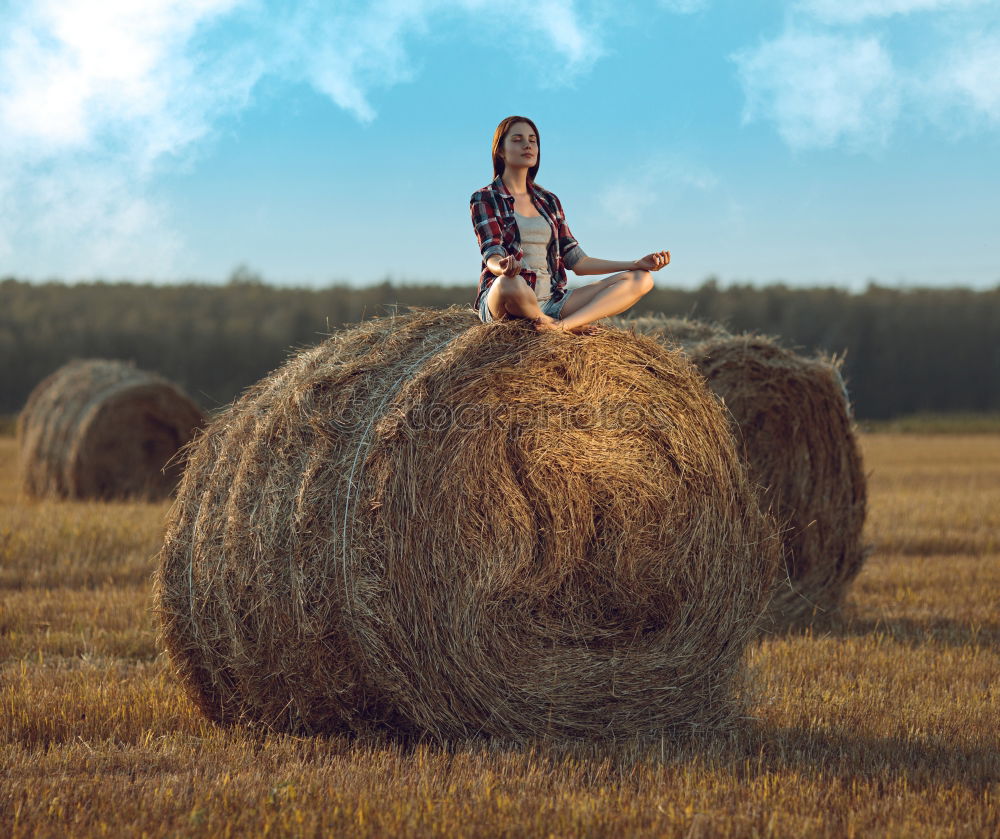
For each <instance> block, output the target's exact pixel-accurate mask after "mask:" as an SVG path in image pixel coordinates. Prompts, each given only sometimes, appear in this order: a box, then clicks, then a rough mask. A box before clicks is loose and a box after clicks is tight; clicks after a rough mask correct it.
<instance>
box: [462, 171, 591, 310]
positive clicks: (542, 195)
mask: <svg viewBox="0 0 1000 839" xmlns="http://www.w3.org/2000/svg"><path fill="white" fill-rule="evenodd" d="M528 194H529V195H530V196H531V203H532V204H534V205H535V207H536V209H537V210H538V212H539V213H541V215H542V217H543V218H544V219H545V220H546V221H547V222H548V223H549V227H550V228H552V238H551V240H550V241H549V252H548V263H549V275H550V276H551V277H552V283H551V285H550V286H549V289H550V294H551V296H552V300H553V301H554V302H555V301H559V300H561V299H562V296H563V295H564V294H565V293H566V269H567V268H572V267H573V266H574V265H576V263H577V262H579V261H580V260H581V259H583V257H585V256H586V254H585V253H584V252H583V248H581V247H580V244H579V242H577V241H576V239H574V238H573V234H572V233H570V230H569V227H567V225H566V215H565V214H564V213H563V208H562V204H561V203H560V202H559V199H558V198H556V196H555V193H552V192H549V191H548V190H546V189H542V188H541V187H540V186H538V185H537V184H531V183H529V184H528ZM469 210H470V212H471V213H472V227H473V228H474V229H475V231H476V238H477V239H478V240H479V250H480V252H481V253H482V255H483V263H482V273H481V274H480V275H479V290H478V292H477V293H476V302H475V303H473V307H474V308H477V309H478V308H479V301H480V300H481V299H482V296H483V295H484V294H485V293H486V292H487V291H488V290H489V287H490V286H491V285H493V281H494V280H495V279H496V275H495V274H494V273H493V272H492V271H490V269H489V268H487V267H486V260H487V259H489V258H490V257H491V256H493V254H496V255H497V256H506V255H508V254H511V255H513V256H514V258H515V259H517V261H518V262H523V261H524V253H523V251H522V250H521V232H520V231H519V230H518V227H517V219H515V218H514V196H513V195H511V193H510V190H509V189H507V185H506V184H505V183H504V182H503V179H502V178H501V177H500V176H499V175H497V177H495V178H494V179H493V182H492V183H491V184H490V185H489V186H486V187H483V188H482V189H480V190H477V191H476V192H474V193H472V200H471V202H470V204H469ZM521 276H522V277H524V280H525V282H527V284H528V285H529V286H531V287H532V288H534V287H535V281H536V280H537V279H538V277H537V275H536V274H535V272H534V271H531V270H528V269H525V268H522V269H521Z"/></svg>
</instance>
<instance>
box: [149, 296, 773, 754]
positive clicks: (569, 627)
mask: <svg viewBox="0 0 1000 839" xmlns="http://www.w3.org/2000/svg"><path fill="white" fill-rule="evenodd" d="M595 408H599V409H600V410H599V411H596V412H595ZM778 562H779V539H778V536H777V532H776V528H775V524H774V522H773V520H771V519H769V518H768V517H767V516H765V515H764V514H762V513H761V512H760V511H759V508H758V505H757V502H756V498H755V494H754V490H753V488H752V487H751V486H750V484H749V482H748V480H747V478H746V471H745V469H744V467H743V466H742V464H741V462H740V459H739V455H738V454H737V452H736V450H735V446H734V444H733V441H732V436H731V434H730V432H729V429H728V426H727V421H726V418H725V416H724V413H723V411H722V408H721V406H720V405H719V404H718V401H717V400H716V399H715V398H714V397H713V396H712V395H711V394H710V393H709V391H708V390H707V388H705V386H704V382H703V380H702V378H701V376H700V375H699V374H698V372H697V371H696V370H695V369H694V368H693V367H692V366H691V365H690V364H689V363H688V362H687V361H686V360H685V359H684V357H683V354H682V353H680V352H676V351H669V350H666V349H664V348H663V347H661V346H660V345H658V344H657V343H656V342H655V341H652V340H649V339H646V338H643V337H637V336H633V335H628V334H626V333H623V332H619V331H615V330H607V331H605V332H603V333H602V334H599V335H594V336H585V337H576V336H556V335H551V334H549V335H539V334H536V333H535V332H533V331H531V330H529V329H525V328H524V327H523V326H521V325H519V324H516V323H501V324H491V325H483V324H480V323H479V321H478V319H477V318H476V317H475V314H474V313H470V312H469V310H468V309H463V308H452V309H447V310H443V311H432V310H416V311H414V312H411V313H408V314H406V315H397V316H395V317H390V318H382V319H377V320H371V321H368V322H366V323H363V324H361V325H359V326H357V327H356V328H352V329H348V330H345V331H343V332H341V333H339V334H336V335H334V336H333V337H331V338H329V339H328V340H326V341H325V342H324V343H322V344H321V345H319V346H317V347H315V348H313V349H311V350H308V351H305V352H303V353H301V354H300V355H298V356H296V357H294V358H292V359H291V360H290V361H289V362H288V363H287V364H285V365H284V366H283V367H282V368H280V369H279V370H278V371H276V372H275V373H273V374H272V375H270V376H269V377H267V378H265V379H264V380H262V381H261V382H259V383H258V384H257V385H255V386H254V387H253V388H251V389H250V390H249V391H248V392H247V393H246V394H245V395H244V396H243V397H242V398H240V399H239V400H238V401H237V402H236V403H235V404H234V405H233V407H232V408H231V410H230V411H228V413H226V414H224V415H222V416H220V417H218V418H217V419H216V420H215V421H214V422H213V423H212V424H211V425H210V426H209V427H208V428H207V429H206V432H205V434H204V435H202V436H201V438H200V439H199V441H198V442H197V443H196V444H195V446H194V447H193V450H192V452H191V455H190V460H189V465H188V468H187V471H186V472H185V475H184V479H183V482H182V484H181V487H180V489H179V491H178V496H177V500H176V502H175V507H174V511H173V513H172V517H171V520H170V522H169V525H168V528H167V535H166V540H165V544H164V547H163V550H162V553H161V556H160V565H159V569H158V572H157V581H156V595H155V598H156V608H157V612H158V614H159V618H160V625H161V636H162V641H163V643H164V645H165V647H166V649H167V651H168V653H169V656H170V659H171V661H172V662H173V664H174V666H175V668H176V670H177V671H178V673H179V675H180V677H181V679H182V681H183V682H184V684H185V685H186V687H187V689H188V692H189V694H190V695H191V697H192V698H193V699H194V701H195V702H196V703H197V704H198V705H199V706H200V707H201V709H202V710H203V711H204V712H205V713H206V714H208V715H209V716H210V717H212V718H213V719H215V720H217V721H220V722H232V721H240V720H242V721H247V722H252V723H263V724H265V725H267V726H271V727H275V728H278V729H281V730H291V731H313V732H315V731H331V730H334V731H335V730H353V731H366V730H370V729H371V727H373V726H375V727H379V726H386V727H388V728H390V729H391V730H395V731H397V732H403V733H408V734H418V735H421V736H432V737H435V738H441V739H450V738H458V737H465V736H475V735H480V734H481V735H490V736H497V737H501V738H504V739H514V740H523V739H526V738H531V737H534V736H537V735H545V736H553V737H569V738H590V737H596V738H617V737H624V736H632V735H639V734H641V733H642V732H648V731H661V730H663V729H664V728H671V727H684V726H705V725H713V724H719V723H721V722H722V721H724V720H727V719H729V718H731V716H732V714H733V713H734V711H735V709H736V708H737V707H738V703H737V702H736V699H735V694H736V692H737V690H738V686H739V681H740V675H741V673H742V667H743V664H742V659H743V653H744V647H745V644H746V642H747V641H748V638H749V637H752V634H753V627H754V624H755V621H756V620H757V618H758V616H759V613H760V611H761V610H762V609H763V607H764V604H765V603H766V598H767V594H768V592H769V591H770V589H771V587H772V585H773V579H774V573H775V571H776V569H777V566H778Z"/></svg>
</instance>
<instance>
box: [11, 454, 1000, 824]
mask: <svg viewBox="0 0 1000 839" xmlns="http://www.w3.org/2000/svg"><path fill="white" fill-rule="evenodd" d="M861 444H862V447H863V450H864V457H865V463H866V468H868V469H869V470H870V472H871V481H870V484H869V491H870V495H869V503H870V516H869V520H868V525H867V531H866V533H865V539H866V541H871V542H873V543H874V545H875V552H874V553H873V554H872V556H871V557H870V558H869V559H868V561H867V562H866V563H865V565H864V567H863V568H862V570H861V572H860V573H859V575H858V577H857V579H856V581H855V583H854V585H853V586H852V587H851V589H850V592H849V594H848V600H847V604H846V608H845V610H844V613H843V614H842V615H841V617H840V618H839V619H838V620H837V621H834V622H832V623H831V624H830V625H829V626H827V627H825V628H824V631H823V632H818V631H817V630H815V629H810V630H806V631H804V632H802V633H799V634H790V635H782V636H767V637H765V638H763V639H762V640H761V641H760V642H759V643H758V644H757V645H756V646H755V647H753V648H752V652H751V667H752V674H753V676H754V678H755V684H756V690H755V692H754V699H753V703H752V706H751V708H750V719H749V720H748V721H747V722H746V725H745V726H744V727H739V728H737V729H735V730H734V731H732V732H731V733H729V734H728V735H725V736H711V735H703V736H695V737H692V738H678V739H666V740H664V741H663V742H662V743H661V744H656V745H655V746H650V747H647V748H644V749H638V748H635V747H632V746H628V745H619V746H618V747H610V746H589V747H582V746H575V747H560V746H558V745H555V744H551V743H539V744H536V745H534V746H531V747H511V746H500V745H496V744H491V743H483V742H468V743H459V744H455V745H454V746H453V747H452V748H442V747H438V746H434V745H431V744H426V743H425V744H420V745H409V746H405V745H402V744H401V743H399V742H398V741H394V740H391V739H385V738H382V737H364V738H353V737H348V736H341V735H333V736H317V737H293V736H288V735H274V734H258V733H254V732H250V731H246V730H243V729H239V728H235V729H223V728H219V727H217V726H215V725H213V724H211V723H208V722H207V721H206V720H205V719H204V717H203V716H202V715H201V714H200V713H199V712H198V710H197V709H196V708H195V707H194V706H193V705H192V704H191V703H190V702H189V701H188V700H187V699H186V697H185V696H184V693H183V690H182V689H181V687H180V685H179V684H178V683H177V681H176V680H175V679H174V678H173V676H172V675H171V674H170V671H169V668H168V667H167V665H166V662H165V661H164V660H163V658H162V657H161V656H159V655H158V654H157V652H156V644H155V629H154V624H153V619H152V614H151V599H152V598H151V592H150V584H149V575H150V574H151V572H152V571H153V568H154V564H155V559H154V558H155V554H156V549H157V545H158V544H159V540H160V538H161V532H162V522H163V520H164V518H165V516H166V513H167V505H166V504H164V503H160V504H140V503H136V504H127V505H114V506H113V507H110V508H109V506H108V505H100V504H82V503H78V502H65V503H62V504H50V505H49V504H30V505H25V504H24V503H23V502H22V501H20V500H19V499H18V497H17V491H16V487H17V479H16V468H15V465H16V463H15V462H16V446H15V443H14V441H13V440H12V439H10V438H6V439H2V438H0V568H2V569H3V571H4V576H3V577H2V578H0V834H3V835H5V836H8V835H9V836H11V837H14V839H22V837H53V838H55V837H58V838H59V839H62V837H65V836H67V835H73V836H77V837H99V836H107V835H112V836H122V835H134V836H138V835H143V834H145V835H147V836H150V837H168V836H179V835H180V836H189V837H196V839H201V837H216V836H224V835H227V834H229V835H233V836H237V835H240V836H247V835H262V834H272V835H284V836H326V835H351V836H359V837H386V836H403V837H425V836H441V837H444V836H456V835H466V836H480V837H487V836H501V835H504V836H523V837H529V838H530V839H534V837H538V839H547V837H550V836H554V837H577V836H581V835H583V836H593V837H620V836H636V837H643V838H644V837H649V838H650V839H652V838H653V837H670V838H671V839H673V838H674V837H676V839H683V837H696V836H705V837H708V836H712V837H716V836H718V837H723V839H726V838H727V837H746V836H752V835H758V836H767V837H794V839H798V837H802V836H815V837H822V838H826V837H829V839H839V837H843V836H849V835H856V836H865V837H911V836H920V837H941V839H944V838H945V837H949V839H951V837H970V839H972V837H977V839H978V837H984V836H995V835H997V833H998V831H1000V804H998V799H997V796H998V789H1000V736H998V734H997V726H996V720H997V719H998V717H1000V689H998V684H997V674H998V673H1000V622H998V619H997V615H998V614H1000V601H998V592H1000V550H998V548H997V543H996V541H995V534H996V533H997V532H998V531H1000V436H998V435H983V436H976V437H949V436H947V435H933V436H911V435H863V436H862V438H861ZM109 509H110V510H116V511H118V512H120V513H121V515H120V516H109V515H108V511H109ZM949 517H951V518H950V519H949ZM989 534H993V537H992V538H991V537H990V535H989ZM40 565H41V568H39V566H40ZM47 566H51V570H45V569H46V567H47ZM74 568H79V569H80V570H79V571H74Z"/></svg>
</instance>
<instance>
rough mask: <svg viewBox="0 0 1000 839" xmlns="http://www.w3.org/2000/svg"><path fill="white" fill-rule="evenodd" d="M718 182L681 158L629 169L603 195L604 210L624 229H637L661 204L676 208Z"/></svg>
mask: <svg viewBox="0 0 1000 839" xmlns="http://www.w3.org/2000/svg"><path fill="white" fill-rule="evenodd" d="M717 184H718V178H717V177H716V176H715V174H714V173H712V172H711V171H709V170H707V169H705V168H704V167H703V166H701V165H699V164H697V163H694V162H692V161H689V160H683V159H681V158H679V157H659V158H655V159H652V160H647V161H646V162H645V163H642V164H639V165H636V166H632V167H629V168H627V169H626V170H625V171H624V172H622V173H621V174H620V175H619V176H618V177H616V178H615V179H614V180H613V181H611V182H610V183H609V184H608V185H607V186H605V187H604V189H602V190H601V192H600V194H599V202H600V205H601V209H602V210H603V211H604V213H605V214H606V215H607V217H609V218H611V219H612V220H613V221H614V222H616V223H617V224H619V225H622V226H629V225H633V224H635V223H636V222H638V221H639V220H640V219H641V218H642V216H643V215H644V214H645V213H646V212H647V211H648V210H649V209H650V208H651V207H655V206H656V205H657V204H662V203H671V204H674V203H675V202H676V200H677V199H678V196H680V195H684V194H687V195H690V194H691V192H705V191H707V190H710V189H713V188H715V186H716V185H717Z"/></svg>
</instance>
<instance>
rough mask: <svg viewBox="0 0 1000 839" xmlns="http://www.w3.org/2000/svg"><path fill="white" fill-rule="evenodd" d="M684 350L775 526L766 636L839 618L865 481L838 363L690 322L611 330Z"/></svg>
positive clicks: (853, 568) (857, 563)
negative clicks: (723, 414)
mask: <svg viewBox="0 0 1000 839" xmlns="http://www.w3.org/2000/svg"><path fill="white" fill-rule="evenodd" d="M618 325H620V326H633V328H635V329H636V330H637V331H642V332H643V333H646V334H650V335H653V336H655V337H656V338H657V340H666V341H667V343H668V344H675V345H680V346H682V347H684V349H685V350H686V351H687V352H688V354H689V356H690V358H691V360H692V361H693V362H694V363H695V365H696V366H697V367H698V369H699V370H700V371H701V372H702V374H703V375H704V376H705V378H706V379H707V381H708V384H709V386H710V387H711V388H712V390H713V391H714V392H715V393H716V394H717V395H719V396H720V397H721V398H722V399H723V401H724V402H725V404H726V407H727V408H728V409H729V412H730V414H731V415H732V420H733V424H734V431H735V434H736V437H737V439H738V442H739V444H740V447H741V448H742V451H743V454H744V457H745V459H746V462H747V464H748V467H749V470H750V477H751V479H752V480H753V481H755V482H756V483H757V484H759V485H760V486H761V487H762V488H763V495H762V502H761V503H762V506H764V507H769V508H770V509H771V511H772V512H773V513H774V515H775V516H776V518H777V519H778V521H779V523H781V524H782V526H783V528H784V530H783V533H784V535H783V541H784V547H785V566H786V571H787V574H786V575H785V577H784V578H783V579H780V580H779V585H778V587H777V589H776V591H775V593H774V595H773V597H772V599H771V604H770V606H769V607H768V611H767V616H768V618H769V622H765V624H764V626H765V627H767V626H768V625H770V626H771V627H775V626H776V627H783V626H787V625H790V624H794V623H797V622H803V621H807V620H809V619H812V618H813V617H816V616H818V615H820V614H827V613H830V612H832V611H833V610H835V609H837V608H838V607H839V606H840V605H841V603H842V601H843V598H844V596H845V594H846V592H847V589H848V587H849V584H850V582H851V581H852V580H853V579H854V578H855V577H856V576H857V574H858V572H859V571H860V570H861V566H862V563H863V562H864V557H865V549H864V547H863V543H862V534H861V531H862V527H863V525H864V520H865V508H866V498H867V489H866V480H865V474H864V470H863V467H862V460H861V450H860V447H859V445H858V440H857V437H856V434H855V430H854V426H853V421H852V417H851V407H850V402H849V400H848V397H847V390H846V388H845V386H844V380H843V378H842V377H841V374H840V363H839V361H837V360H836V359H830V358H822V357H821V358H806V357H803V356H801V355H798V354H796V353H794V352H792V351H790V350H787V349H784V348H782V347H780V346H778V345H777V344H776V343H775V342H774V341H773V340H772V339H770V338H766V337H763V336H755V335H739V336H735V335H730V334H728V333H726V332H725V331H724V330H721V329H720V328H718V327H712V326H709V327H706V330H705V331H704V332H703V331H699V330H698V328H697V327H696V326H692V321H687V320H684V319H679V318H663V317H660V318H644V319H635V321H618Z"/></svg>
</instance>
